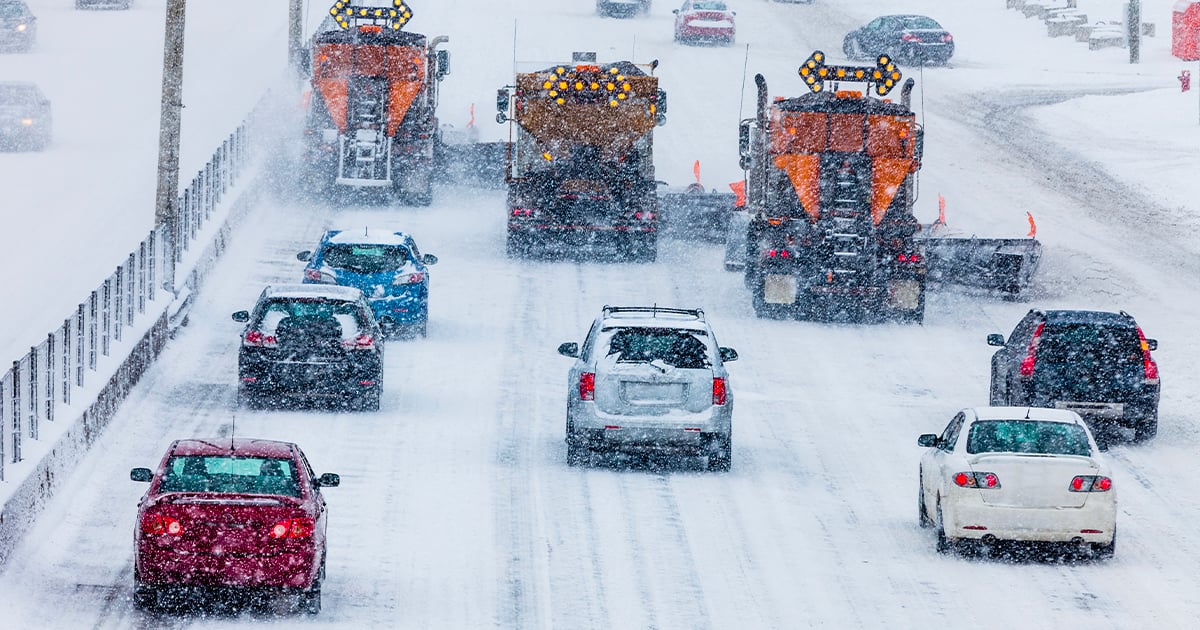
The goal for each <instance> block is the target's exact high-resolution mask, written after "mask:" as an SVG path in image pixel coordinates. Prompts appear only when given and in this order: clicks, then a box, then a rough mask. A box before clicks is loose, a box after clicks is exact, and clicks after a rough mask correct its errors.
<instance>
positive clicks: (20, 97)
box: [0, 5, 38, 107]
mask: <svg viewBox="0 0 1200 630" xmlns="http://www.w3.org/2000/svg"><path fill="white" fill-rule="evenodd" d="M0 6H4V5H0ZM37 101H38V98H37V91H36V90H35V89H34V88H33V87H32V86H28V85H0V106H8V107H15V106H18V105H20V106H26V105H32V104H34V103H36V102H37Z"/></svg>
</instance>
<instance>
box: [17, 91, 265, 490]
mask: <svg viewBox="0 0 1200 630" xmlns="http://www.w3.org/2000/svg"><path fill="white" fill-rule="evenodd" d="M264 100H265V99H264ZM260 104H261V103H260ZM254 115H255V114H254V113H251V114H250V116H248V117H247V119H246V120H245V121H244V122H243V123H242V124H241V125H240V126H239V127H238V128H237V130H235V131H234V132H233V133H232V134H230V136H229V138H228V139H226V140H225V141H224V142H223V143H222V144H221V146H220V147H218V148H217V150H216V153H214V154H213V157H212V159H211V160H209V161H208V163H207V164H206V165H205V166H204V168H203V169H201V170H200V172H199V174H197V175H196V177H195V178H194V179H193V180H192V182H191V184H190V185H189V186H188V187H187V188H186V189H185V190H184V191H183V193H182V194H181V195H180V198H179V220H178V221H177V222H176V229H177V234H176V238H175V243H176V245H177V246H176V248H175V258H176V261H179V260H180V259H181V258H182V255H183V253H184V252H186V251H188V249H189V248H190V247H191V246H192V245H193V244H194V243H195V241H197V240H198V238H199V237H201V236H202V234H203V229H204V228H205V226H206V224H207V223H208V222H209V221H210V220H211V219H212V218H213V215H214V211H215V209H216V208H217V205H218V204H219V203H221V201H222V198H223V197H224V195H225V193H226V192H228V191H229V189H230V187H231V186H232V185H233V183H234V181H235V180H236V179H237V178H238V176H239V175H240V174H241V173H242V171H243V170H244V169H245V168H246V167H247V165H248V164H249V157H250V151H249V149H250V146H249V140H250V131H249V129H250V124H249V123H250V121H251V120H252V119H253V118H254ZM162 237H163V234H162V233H161V231H160V230H154V231H151V232H150V234H149V235H148V236H147V237H146V238H145V240H143V241H142V242H141V243H140V244H138V246H137V248H136V249H135V250H134V251H133V252H131V253H130V254H129V257H128V258H126V259H125V262H124V263H122V264H121V265H119V266H118V267H117V268H116V270H115V271H113V273H112V274H111V275H109V276H108V277H107V278H105V279H104V281H103V282H101V283H100V285H99V286H98V287H96V289H95V290H93V291H92V292H91V293H90V294H89V295H87V296H85V297H84V299H83V300H82V301H81V302H80V303H79V306H78V307H77V308H76V309H75V311H74V312H72V313H70V314H69V315H68V316H67V317H66V318H65V319H64V320H63V323H62V325H61V326H59V327H58V328H56V329H54V330H53V331H51V332H50V333H48V334H47V336H46V338H45V339H44V340H43V341H42V342H41V343H39V344H37V345H36V346H32V347H31V348H30V349H29V352H28V353H27V354H26V355H25V356H23V357H21V358H19V359H17V360H15V361H13V362H12V367H11V369H9V370H8V371H7V372H5V373H4V375H3V378H2V379H0V481H5V477H4V475H5V465H6V464H15V463H17V462H20V461H22V459H23V457H22V447H23V446H24V441H25V440H27V439H28V440H38V439H40V438H39V436H40V433H41V430H42V429H43V423H44V422H54V421H55V418H56V417H57V416H59V415H61V413H60V412H62V409H63V407H64V406H67V405H72V402H73V401H72V397H73V396H75V394H77V393H78V392H79V391H80V390H81V389H82V388H84V387H85V386H88V385H90V383H89V380H90V379H92V378H93V375H95V374H96V373H97V371H98V367H99V366H100V365H101V363H102V362H103V361H104V359H105V358H106V357H112V356H113V353H114V352H120V353H122V354H121V356H120V357H119V358H120V360H122V361H125V360H126V359H132V360H133V361H132V363H133V364H136V365H129V363H130V362H129V361H125V363H126V365H122V366H121V367H120V369H118V370H117V371H116V374H115V375H114V376H113V377H112V379H113V380H115V381H116V382H113V381H110V382H109V383H107V386H105V387H103V389H102V388H101V387H99V386H98V387H94V388H93V389H94V390H95V391H96V392H98V394H97V395H98V396H99V399H100V400H103V401H104V402H105V403H106V406H112V408H113V409H115V405H116V403H118V402H119V400H113V393H114V391H115V392H120V393H121V394H122V395H121V396H120V397H121V398H123V394H124V393H125V392H128V390H129V389H130V387H131V386H132V385H133V384H134V383H136V382H137V380H138V379H139V378H140V377H141V374H142V372H143V371H144V369H145V367H146V366H147V365H148V364H149V363H150V362H152V361H153V359H154V357H155V356H157V354H158V351H159V350H161V347H162V345H163V344H164V343H165V341H164V339H165V330H160V329H159V328H160V327H161V326H163V325H164V324H161V323H160V322H165V321H166V318H165V317H164V315H163V312H161V311H160V309H154V310H153V311H152V312H149V313H148V312H147V309H148V308H150V306H151V305H152V303H153V302H154V301H155V298H156V295H155V293H156V287H160V286H162V281H161V280H162V279H160V278H159V275H161V274H162V270H163V269H164V268H165V266H164V265H163V264H162V256H163V255H164V254H163V250H164V248H163V246H162V244H163V238H162ZM163 310H165V308H164V309H163ZM146 318H153V320H149V321H147V320H146ZM139 326H140V327H141V328H140V330H147V331H149V332H150V335H149V336H148V338H149V340H150V342H149V343H147V342H146V339H142V341H141V342H138V343H130V342H133V341H136V339H129V337H131V336H132V335H133V333H132V331H134V330H139V328H138V327H139ZM139 334H140V333H139ZM110 389H111V390H114V391H109V390H110ZM75 402H86V403H87V404H91V403H92V402H93V401H91V400H88V401H75ZM93 415H94V414H93ZM106 421H107V418H105V419H104V420H103V422H106ZM99 428H102V427H85V430H92V429H96V430H98V429H99Z"/></svg>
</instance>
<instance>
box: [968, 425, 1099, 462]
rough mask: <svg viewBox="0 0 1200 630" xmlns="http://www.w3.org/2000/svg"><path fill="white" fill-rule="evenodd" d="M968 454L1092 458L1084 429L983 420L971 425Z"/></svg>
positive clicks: (1073, 426)
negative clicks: (1019, 454)
mask: <svg viewBox="0 0 1200 630" xmlns="http://www.w3.org/2000/svg"><path fill="white" fill-rule="evenodd" d="M967 452H968V453H971V454H975V453H1033V454H1038V455H1083V456H1090V455H1091V454H1092V446H1091V444H1089V443H1088V439H1087V433H1086V432H1085V431H1084V430H1083V427H1081V426H1079V425H1077V424H1069V423H1066V422H1041V421H1037V420H981V421H979V422H976V423H975V424H973V425H971V432H970V434H969V435H968V436H967Z"/></svg>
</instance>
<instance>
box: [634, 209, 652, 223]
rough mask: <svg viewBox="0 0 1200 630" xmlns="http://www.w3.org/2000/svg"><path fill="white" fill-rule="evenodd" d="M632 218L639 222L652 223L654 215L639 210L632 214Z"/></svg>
mask: <svg viewBox="0 0 1200 630" xmlns="http://www.w3.org/2000/svg"><path fill="white" fill-rule="evenodd" d="M633 218H635V219H637V220H639V221H653V220H654V213H653V212H651V211H649V210H647V211H645V212H642V211H641V210H639V211H637V212H634V213H633Z"/></svg>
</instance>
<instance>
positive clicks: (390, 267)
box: [322, 245, 409, 273]
mask: <svg viewBox="0 0 1200 630" xmlns="http://www.w3.org/2000/svg"><path fill="white" fill-rule="evenodd" d="M322 256H323V258H324V263H325V264H326V265H329V266H330V267H333V268H335V269H345V270H347V271H352V272H354V273H382V272H385V271H395V270H397V269H399V268H401V267H403V266H404V265H406V264H408V261H409V252H408V248H407V247H404V246H402V245H329V246H327V247H325V250H324V253H323V254H322Z"/></svg>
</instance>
